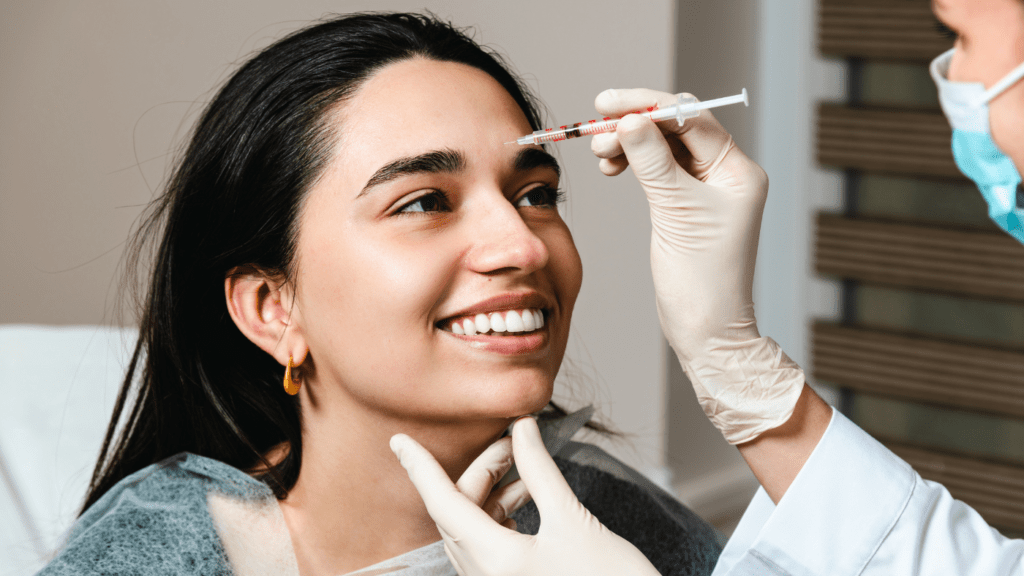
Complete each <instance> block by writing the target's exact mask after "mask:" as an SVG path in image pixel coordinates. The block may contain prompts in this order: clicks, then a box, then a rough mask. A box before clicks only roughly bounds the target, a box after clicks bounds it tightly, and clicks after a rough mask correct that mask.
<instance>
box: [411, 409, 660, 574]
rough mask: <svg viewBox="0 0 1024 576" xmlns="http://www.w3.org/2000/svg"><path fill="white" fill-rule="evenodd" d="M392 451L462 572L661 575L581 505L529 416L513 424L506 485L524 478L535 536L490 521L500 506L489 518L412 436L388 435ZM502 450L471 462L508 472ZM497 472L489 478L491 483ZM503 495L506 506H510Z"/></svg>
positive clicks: (459, 571) (633, 547)
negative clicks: (511, 477)
mask: <svg viewBox="0 0 1024 576" xmlns="http://www.w3.org/2000/svg"><path fill="white" fill-rule="evenodd" d="M391 449H392V450H393V451H394V452H395V455H396V456H398V460H399V461H400V462H401V463H402V466H403V467H405V469H406V471H407V472H408V473H409V478H410V479H411V480H412V482H413V484H414V485H415V486H416V490H418V491H419V493H420V496H421V497H422V498H423V502H424V503H425V504H426V505H427V511H428V512H429V513H430V516H431V518H433V519H434V522H436V523H437V529H438V531H440V532H441V537H442V538H443V539H444V548H445V552H446V553H447V554H448V558H449V559H450V560H451V561H452V565H453V566H455V570H456V571H457V572H458V573H459V574H460V575H461V576H505V575H509V576H510V575H512V574H529V575H531V576H547V575H550V576H566V575H567V574H587V575H588V576H622V575H623V574H630V575H636V576H658V571H657V570H656V569H655V568H654V566H653V565H651V563H650V561H649V560H647V557H646V556H644V555H643V553H642V552H640V551H639V550H637V549H636V547H635V546H633V545H632V544H630V543H629V542H627V541H626V540H623V539H622V538H621V537H619V536H617V535H615V534H613V533H612V532H611V531H610V530H608V529H607V528H605V527H604V525H602V524H601V522H599V521H598V520H597V518H595V517H594V515H593V514H591V513H590V512H589V511H588V510H587V509H586V508H584V507H583V505H582V504H580V501H579V500H578V499H577V498H576V495H575V494H573V492H572V489H570V488H569V485H568V484H567V483H566V482H565V478H563V477H562V474H561V472H559V470H558V466H557V465H556V464H555V462H554V460H552V459H551V456H550V455H549V454H548V452H547V450H546V449H545V448H544V442H543V440H542V439H541V436H540V430H539V428H538V427H537V422H536V421H535V420H534V419H533V418H521V419H520V420H519V421H517V422H516V423H515V426H513V429H512V449H513V451H514V453H515V460H516V462H517V463H518V466H517V467H518V469H519V474H520V476H521V479H520V480H517V481H516V482H514V483H512V484H509V485H508V486H506V487H505V488H506V489H507V488H509V487H512V486H515V485H516V484H517V483H520V482H522V483H524V485H525V487H526V488H527V490H528V491H529V494H531V495H532V496H533V500H534V502H536V503H537V509H538V510H539V511H540V517H541V525H540V531H539V532H538V534H537V535H536V536H530V535H527V534H520V533H518V532H515V531H513V530H510V529H508V528H505V527H502V526H499V525H498V524H497V523H495V522H496V521H497V522H501V521H502V519H501V515H500V514H496V513H495V512H496V510H498V509H499V508H501V507H500V506H497V507H494V508H492V510H491V512H492V513H491V515H490V516H489V515H488V513H486V512H484V511H483V510H481V509H480V508H479V507H478V506H477V505H476V504H474V502H472V501H471V500H470V499H469V498H467V497H466V495H465V494H464V493H463V492H461V491H460V490H459V488H458V487H456V486H455V485H453V484H452V482H451V480H449V479H448V475H447V474H446V473H445V471H444V469H442V468H441V466H440V465H439V464H438V463H437V461H436V460H434V457H433V456H431V454H430V452H428V451H427V450H426V449H424V448H423V447H422V446H420V445H419V444H418V443H417V442H416V441H415V440H413V439H412V438H409V437H408V436H406V435H404V434H396V435H395V436H394V437H392V438H391ZM500 456H501V454H500V453H499V452H498V451H490V450H488V451H485V452H484V453H483V454H482V455H480V457H479V458H477V460H476V461H474V463H473V465H472V466H471V468H472V467H473V466H475V467H477V469H479V470H487V469H489V470H499V469H502V468H504V469H505V470H507V469H508V468H507V467H504V466H498V465H496V460H495V459H496V457H500ZM478 463H479V465H478ZM467 473H468V471H467ZM463 477H465V474H464V475H463ZM498 478H500V476H499V477H496V478H493V479H492V482H491V484H493V483H496V482H497V480H498ZM460 483H461V479H460ZM478 485H479V484H478ZM496 494H497V492H496ZM491 499H492V500H494V499H495V497H494V496H492V497H491ZM497 500H502V498H500V497H499V498H497ZM505 500H506V505H507V504H512V505H514V504H515V503H511V502H508V501H507V500H510V499H505ZM489 501H490V500H489ZM524 502H525V501H524ZM485 509H486V506H485ZM508 510H511V508H508Z"/></svg>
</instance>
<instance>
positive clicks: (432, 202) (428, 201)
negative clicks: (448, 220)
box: [395, 192, 448, 214]
mask: <svg viewBox="0 0 1024 576" xmlns="http://www.w3.org/2000/svg"><path fill="white" fill-rule="evenodd" d="M447 209H448V199H447V198H446V197H445V195H444V194H443V193H441V192H431V193H430V194H424V195H423V196H420V197H419V198H417V199H415V200H413V201H412V202H409V203H408V204H406V205H405V206H402V207H401V208H399V209H398V210H397V211H395V213H396V214H409V213H412V212H442V211H444V210H447Z"/></svg>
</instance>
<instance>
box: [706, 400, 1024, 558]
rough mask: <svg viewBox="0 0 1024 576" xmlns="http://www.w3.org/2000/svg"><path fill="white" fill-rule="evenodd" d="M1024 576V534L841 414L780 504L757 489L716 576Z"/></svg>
mask: <svg viewBox="0 0 1024 576" xmlns="http://www.w3.org/2000/svg"><path fill="white" fill-rule="evenodd" d="M753 574H757V575H766V574H767V575H772V576H811V575H814V576H826V575H827V576H854V575H857V576H881V575H886V576H889V575H896V574H898V575H906V576H912V575H940V574H941V575H947V574H956V575H961V576H982V575H984V576H1002V575H1008V574H1014V575H1024V540H1011V539H1009V538H1005V537H1003V536H1002V535H1000V534H999V533H998V532H997V531H996V530H995V529H993V528H991V527H990V526H989V525H988V524H986V523H985V521H984V520H982V518H981V516H979V515H978V513H977V512H975V511H974V510H973V509H972V508H971V507H969V506H967V505H966V504H964V503H963V502H960V501H959V500H955V499H953V497H952V496H950V495H949V492H948V491H947V490H946V489H945V488H944V487H943V486H942V485H940V484H937V483H935V482H929V481H926V480H924V479H922V478H921V476H919V475H918V474H917V473H916V472H914V470H913V469H912V468H911V467H910V465H909V464H907V463H906V462H904V461H903V460H902V459H900V458H899V457H898V456H896V455H895V454H893V453H892V452H890V451H889V450H888V449H887V448H885V446H883V445H882V444H881V443H879V442H878V441H876V440H875V439H874V438H872V437H871V436H869V435H868V434H867V433H866V432H864V431H863V430H861V429H860V428H859V427H857V425H855V424H854V423H853V422H850V420H848V419H847V418H846V417H844V416H843V415H842V414H840V413H839V412H838V411H835V410H833V417H832V422H831V423H830V424H829V427H828V429H827V430H826V432H825V435H824V436H823V437H822V439H821V441H820V442H819V443H818V446H817V447H816V448H815V449H814V452H813V453H812V454H811V457H810V458H809V459H808V460H807V462H806V463H805V464H804V467H803V468H802V469H801V470H800V473H799V474H797V477H796V479H795V480H794V481H793V484H792V485H791V486H790V487H789V490H788V491H787V492H786V494H785V496H783V498H782V500H781V501H780V502H779V504H778V505H775V504H773V503H772V501H771V499H770V498H768V495H767V493H765V491H764V490H763V489H761V490H758V493H757V495H755V496H754V499H753V501H752V502H751V503H750V506H748V508H747V510H746V512H745V513H744V515H743V519H742V520H741V521H740V524H739V525H738V526H737V528H736V531H735V532H734V533H733V536H732V538H731V539H730V540H729V542H728V544H727V545H726V547H725V550H724V551H723V553H722V556H721V558H720V559H719V561H718V564H717V566H716V567H715V571H714V573H713V576H740V575H744V576H745V575H753Z"/></svg>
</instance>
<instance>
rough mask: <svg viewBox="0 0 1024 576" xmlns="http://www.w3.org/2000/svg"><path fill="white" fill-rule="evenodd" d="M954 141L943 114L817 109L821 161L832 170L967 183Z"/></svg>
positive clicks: (825, 106)
mask: <svg viewBox="0 0 1024 576" xmlns="http://www.w3.org/2000/svg"><path fill="white" fill-rule="evenodd" d="M951 137H952V132H951V130H950V128H949V124H948V123H947V122H946V119H945V118H944V117H943V116H942V113H941V112H917V111H905V110H872V109H862V108H849V107H846V106H840V105H836V104H822V105H821V106H819V108H818V142H817V145H818V162H819V163H821V164H825V165H829V166H838V167H841V168H854V169H857V170H864V171H868V172H881V173H890V174H907V175H915V176H938V177H946V178H957V179H963V178H964V176H963V175H962V174H961V173H960V170H958V169H957V167H956V164H955V163H954V162H953V153H952V151H951V149H950V138H951Z"/></svg>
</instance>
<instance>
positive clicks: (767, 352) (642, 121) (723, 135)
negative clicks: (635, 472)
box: [591, 89, 804, 444]
mask: <svg viewBox="0 0 1024 576" xmlns="http://www.w3.org/2000/svg"><path fill="white" fill-rule="evenodd" d="M675 102H676V96H674V95H672V94H667V93H664V92H656V91H653V90H643V89H639V90H606V91H604V92H602V93H601V94H599V95H598V97H597V100H596V102H595V106H596V108H597V111H598V112H599V113H601V114H602V115H604V116H612V117H615V116H622V115H624V114H627V113H629V112H630V111H633V110H643V109H646V108H648V107H650V106H652V105H657V106H659V107H663V108H664V107H667V106H671V105H673V104H675ZM591 149H592V150H593V152H594V154H595V155H596V156H598V157H599V158H601V160H600V162H599V167H600V169H601V171H602V172H603V173H605V174H607V175H609V176H614V175H616V174H619V173H620V172H622V171H623V170H625V169H626V166H627V165H628V166H632V168H633V173H634V174H635V175H636V177H637V179H638V180H639V181H640V185H641V186H642V187H643V189H644V191H645V192H646V194H647V200H648V202H649V204H650V209H651V224H652V230H651V269H652V271H653V274H654V288H655V293H656V295H657V304H658V317H659V319H660V320H661V326H662V329H663V330H664V332H665V336H666V337H667V338H668V341H669V343H670V344H671V345H672V348H673V350H675V352H676V354H677V356H678V357H679V361H680V363H681V364H682V367H683V370H684V372H685V373H686V375H687V377H689V379H690V382H691V383H692V384H693V387H694V389H695V390H696V392H697V399H698V401H699V402H700V405H701V407H702V408H703V409H704V412H705V414H707V416H708V418H710V419H711V421H712V422H713V423H714V424H715V426H716V427H718V429H719V430H721V431H722V434H723V435H724V436H725V438H726V440H728V441H729V442H730V443H732V444H739V443H742V442H747V441H749V440H753V439H754V438H756V437H757V436H758V435H760V434H761V433H762V432H764V431H766V430H770V429H772V428H775V427H777V426H779V425H781V424H783V423H785V422H786V421H787V420H788V419H789V417H790V416H791V415H792V413H793V408H794V407H795V405H796V401H797V399H798V398H799V397H800V392H801V391H802V390H803V385H804V376H803V371H802V370H800V367H799V366H797V365H796V364H795V363H794V362H793V361H792V360H790V359H789V358H788V357H787V356H786V355H785V353H783V352H782V349H781V348H780V347H779V345H778V344H776V343H775V341H773V340H772V339H771V338H766V337H761V336H760V334H759V333H758V331H757V324H756V322H755V319H754V303H753V282H754V262H755V260H756V258H757V240H758V235H759V233H760V230H761V214H762V212H763V211H764V203H765V200H766V198H767V194H768V178H767V176H766V175H765V173H764V170H762V169H761V167H760V166H758V165H757V164H756V163H754V162H753V161H752V160H750V159H749V158H747V156H746V155H745V154H744V153H743V152H742V151H741V150H740V149H739V148H737V147H736V145H735V144H734V143H733V141H732V137H731V136H729V134H728V132H726V131H725V129H724V128H722V125H721V124H719V123H718V121H717V120H715V119H714V117H713V116H712V115H711V113H710V112H709V111H707V110H703V111H701V114H700V116H697V117H695V118H690V119H687V120H686V122H685V123H684V124H683V126H679V125H678V124H677V123H676V122H675V121H667V122H660V123H658V124H655V123H654V122H652V121H651V120H649V119H647V118H644V117H641V116H638V115H628V116H626V117H624V118H623V119H622V121H621V122H620V123H619V125H618V127H617V131H616V132H614V133H608V134H599V135H597V136H594V138H593V140H592V142H591Z"/></svg>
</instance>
